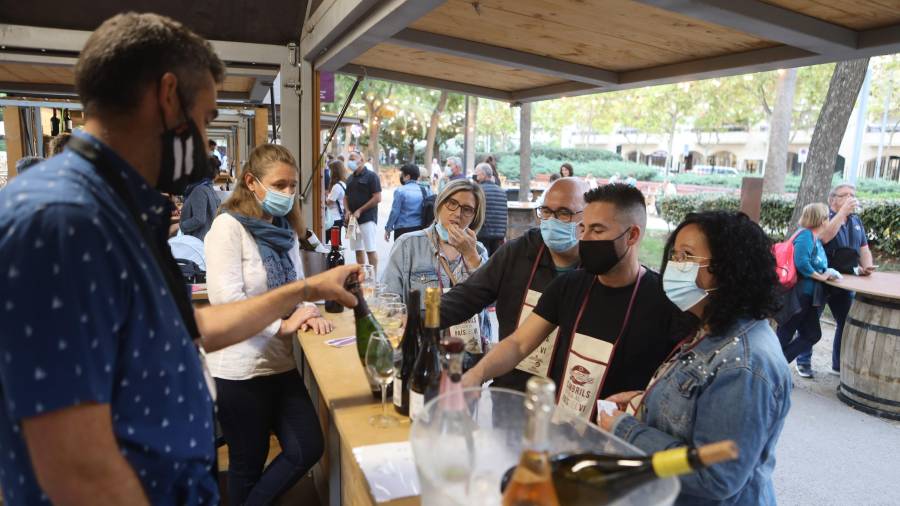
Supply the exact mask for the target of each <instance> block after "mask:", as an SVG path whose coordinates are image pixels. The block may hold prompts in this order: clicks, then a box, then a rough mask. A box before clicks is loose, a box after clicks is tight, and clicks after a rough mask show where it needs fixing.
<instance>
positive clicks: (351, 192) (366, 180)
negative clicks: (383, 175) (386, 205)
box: [347, 168, 381, 224]
mask: <svg viewBox="0 0 900 506" xmlns="http://www.w3.org/2000/svg"><path fill="white" fill-rule="evenodd" d="M376 193H381V181H380V180H379V179H378V174H375V173H374V172H372V171H371V170H369V169H366V168H364V169H362V173H360V174H356V173H353V174H350V177H348V178H347V205H348V207H349V208H350V209H348V211H349V212H351V213H352V212H355V211H356V210H357V209H359V208H360V207H362V206H363V205H365V203H366V202H368V201H369V200H370V199H371V198H372V195H374V194H376ZM370 221H375V222H377V221H378V206H374V207H372V208H370V209H367V210H366V211H364V212H363V213H362V214H361V215H360V216H359V223H360V224H363V223H368V222H370Z"/></svg>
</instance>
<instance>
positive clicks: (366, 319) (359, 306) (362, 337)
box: [346, 279, 384, 399]
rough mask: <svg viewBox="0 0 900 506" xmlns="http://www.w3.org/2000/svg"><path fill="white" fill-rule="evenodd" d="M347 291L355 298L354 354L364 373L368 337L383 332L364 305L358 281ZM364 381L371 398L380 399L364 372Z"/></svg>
mask: <svg viewBox="0 0 900 506" xmlns="http://www.w3.org/2000/svg"><path fill="white" fill-rule="evenodd" d="M346 288H347V290H348V291H349V292H350V293H352V294H353V295H355V296H356V307H354V308H353V316H354V317H355V318H356V353H357V354H358V355H359V361H360V363H362V366H363V371H366V349H367V348H368V347H369V337H371V336H372V333H373V332H384V329H382V328H381V324H380V323H378V320H376V319H375V316H373V315H372V311H370V310H369V305H368V304H366V298H365V297H363V291H362V287H361V286H360V285H359V281H357V280H355V279H354V280H351V281H349V282H348V283H347V284H346ZM366 379H367V380H368V381H369V389H370V390H371V391H372V396H373V397H374V398H376V399H381V387H380V386H379V384H378V381H376V380H375V379H373V378H372V377H371V376H369V373H368V372H366Z"/></svg>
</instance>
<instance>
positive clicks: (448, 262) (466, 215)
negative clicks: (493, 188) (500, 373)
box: [382, 179, 491, 355]
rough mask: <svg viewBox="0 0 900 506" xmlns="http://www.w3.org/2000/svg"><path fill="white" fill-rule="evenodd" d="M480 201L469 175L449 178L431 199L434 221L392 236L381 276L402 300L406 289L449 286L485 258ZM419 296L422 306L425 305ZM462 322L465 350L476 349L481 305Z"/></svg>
mask: <svg viewBox="0 0 900 506" xmlns="http://www.w3.org/2000/svg"><path fill="white" fill-rule="evenodd" d="M484 213H485V202H484V192H483V191H482V190H481V187H480V186H478V185H477V184H475V183H473V182H472V181H469V180H466V179H461V180H458V181H453V182H451V183H449V184H448V185H447V187H446V188H444V191H443V192H441V193H439V194H438V196H437V198H436V199H435V202H434V223H432V224H430V225H429V226H428V227H427V228H425V229H423V230H419V231H416V232H410V233H408V234H405V235H403V236H402V237H400V238H399V239H397V240H396V241H395V242H394V247H393V249H391V258H390V260H389V261H388V265H387V268H385V271H384V276H383V277H382V282H383V283H384V284H385V285H386V286H387V291H388V292H392V293H398V294H400V296H401V298H402V299H403V301H404V302H406V296H407V294H408V293H409V291H410V290H419V292H421V293H425V289H426V288H429V287H434V288H440V289H442V290H444V291H446V290H450V289H451V288H453V287H454V286H456V285H458V284H459V283H462V282H464V281H465V280H466V279H468V278H469V276H471V275H472V274H473V273H475V272H478V270H479V269H480V267H481V266H482V265H484V263H485V262H486V261H487V259H488V255H487V250H486V249H485V247H484V245H482V244H481V243H480V242H478V239H477V238H476V234H477V233H478V230H480V229H481V226H482V225H483V224H484ZM424 302H425V301H424V299H423V300H422V307H423V308H424V307H425V306H424ZM469 316H470V320H469V321H468V322H466V323H465V324H463V325H465V327H460V328H461V329H464V330H466V332H465V333H464V334H465V335H467V336H468V338H469V341H467V343H466V351H467V352H469V354H475V355H478V354H481V353H483V352H484V351H485V350H486V349H487V343H488V341H489V339H490V336H491V327H490V320H488V315H487V312H486V311H482V312H481V314H480V315H478V316H477V317H476V318H471V317H472V315H471V314H470V315H469Z"/></svg>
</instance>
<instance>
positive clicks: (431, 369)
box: [409, 288, 441, 420]
mask: <svg viewBox="0 0 900 506" xmlns="http://www.w3.org/2000/svg"><path fill="white" fill-rule="evenodd" d="M440 303H441V292H440V290H438V289H437V288H426V289H425V331H424V332H423V335H422V345H421V347H420V348H419V356H418V357H416V364H415V366H413V373H412V377H411V378H410V382H409V417H410V418H412V419H414V420H415V418H416V416H418V414H419V413H420V412H421V411H422V409H423V408H424V407H425V403H426V402H428V401H430V400H431V399H432V398H433V397H435V396H437V394H438V391H439V389H440V381H441V352H440V339H441V330H440V323H441V321H440V320H441V318H440Z"/></svg>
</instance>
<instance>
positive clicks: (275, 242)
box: [205, 144, 332, 505]
mask: <svg viewBox="0 0 900 506" xmlns="http://www.w3.org/2000/svg"><path fill="white" fill-rule="evenodd" d="M299 184H300V177H299V171H298V170H297V164H296V162H295V160H294V157H293V156H292V155H291V153H290V151H288V150H287V149H285V148H284V147H281V146H277V145H274V144H266V145H262V146H259V147H257V148H256V149H254V150H253V151H252V152H251V153H250V160H249V161H248V162H247V164H246V165H245V166H244V168H243V170H242V171H241V174H240V177H239V178H238V181H237V183H236V186H235V189H234V192H233V193H232V194H231V197H230V198H229V199H228V200H226V201H225V202H224V203H223V204H222V206H221V209H220V214H219V216H218V217H216V219H215V220H214V221H213V224H212V228H211V229H210V231H209V233H207V235H206V240H205V249H206V266H207V272H206V279H207V288H208V290H209V301H210V303H211V304H224V303H228V302H233V301H236V300H242V299H246V298H250V297H253V296H255V295H259V294H261V293H264V292H266V291H268V290H272V289H274V288H277V287H279V286H281V285H284V284H286V283H290V282H292V281H294V280H297V279H301V278H303V265H302V264H301V262H300V242H301V238H302V240H305V241H310V240H311V241H314V242H316V243H317V242H318V240H317V239H316V238H315V236H313V235H312V234H311V233H310V232H309V231H308V230H307V229H306V225H305V223H304V222H303V218H302V217H301V214H300V204H299V201H298V198H297V188H298V186H299ZM305 327H309V328H311V329H313V330H315V331H316V332H317V333H327V332H330V331H331V330H332V327H331V324H330V323H329V322H328V321H327V320H324V319H323V318H322V317H321V315H320V314H319V311H318V309H317V308H316V307H315V306H314V305H312V304H306V305H303V306H300V307H298V308H296V310H295V311H294V312H293V313H291V314H289V315H285V316H284V318H283V319H280V320H277V321H274V322H272V323H271V324H270V325H269V326H268V327H266V328H265V329H264V330H263V331H262V332H261V333H260V334H258V335H256V336H254V337H252V338H250V339H248V340H246V341H244V342H241V343H239V344H235V345H233V346H229V347H228V348H225V349H222V350H220V351H217V352H214V353H210V354H209V355H208V361H209V368H210V372H211V373H212V375H213V377H214V378H215V381H216V389H217V390H218V399H217V405H218V418H219V422H220V424H221V426H222V432H223V434H224V436H225V440H226V442H227V443H228V456H229V466H228V503H229V504H241V505H245V504H246V505H251V504H271V503H273V502H274V501H275V500H276V499H277V498H278V497H279V496H280V495H281V494H283V493H284V492H285V491H287V490H288V489H290V488H291V486H293V485H294V484H295V483H296V482H297V480H299V479H300V478H301V477H303V475H304V474H306V472H307V471H308V470H309V469H311V468H312V466H313V465H315V463H316V462H317V461H318V460H319V458H320V457H321V455H322V451H323V439H322V432H321V429H320V427H319V421H318V418H317V417H316V413H315V411H314V409H313V405H312V403H311V402H310V399H309V394H308V393H307V391H306V387H305V386H304V384H303V379H302V378H301V377H300V375H299V374H298V373H297V370H296V365H295V361H294V357H293V351H292V350H293V347H292V339H294V338H295V335H296V332H297V330H298V328H305ZM273 432H274V433H275V435H276V437H278V441H279V443H280V445H281V449H282V451H281V454H279V455H278V457H276V458H275V460H274V461H272V463H271V464H269V466H268V467H265V464H266V456H267V454H268V451H269V434H270V433H273ZM264 468H265V472H263V469H264Z"/></svg>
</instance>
